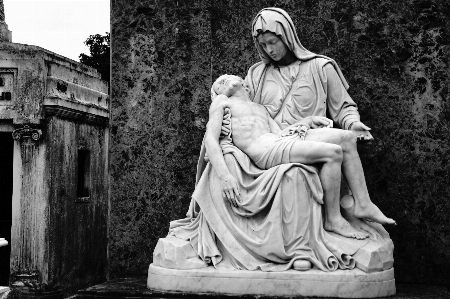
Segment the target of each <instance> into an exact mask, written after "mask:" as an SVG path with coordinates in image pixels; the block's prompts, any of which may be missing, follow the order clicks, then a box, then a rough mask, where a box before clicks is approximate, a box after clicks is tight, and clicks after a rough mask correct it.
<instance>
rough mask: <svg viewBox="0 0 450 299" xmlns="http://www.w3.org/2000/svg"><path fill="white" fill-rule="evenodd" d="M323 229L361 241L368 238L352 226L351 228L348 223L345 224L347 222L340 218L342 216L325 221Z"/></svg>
mask: <svg viewBox="0 0 450 299" xmlns="http://www.w3.org/2000/svg"><path fill="white" fill-rule="evenodd" d="M323 228H324V229H325V230H327V231H330V232H335V233H337V234H339V235H341V236H344V237H347V238H354V239H358V240H362V239H365V238H367V237H369V235H368V234H366V233H362V232H360V231H359V230H357V229H356V228H354V227H353V226H351V225H350V223H348V222H347V220H345V219H344V218H342V216H341V217H340V218H338V219H335V220H332V221H330V220H328V219H327V220H325V222H324V224H323Z"/></svg>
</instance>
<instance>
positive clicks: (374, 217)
mask: <svg viewBox="0 0 450 299" xmlns="http://www.w3.org/2000/svg"><path fill="white" fill-rule="evenodd" d="M355 216H356V217H358V218H362V219H365V220H368V221H372V222H377V223H380V224H394V225H396V224H397V223H396V222H395V220H394V219H391V218H388V217H386V216H385V215H384V214H383V212H381V211H380V209H379V208H378V207H377V206H376V205H375V204H374V203H373V202H370V203H369V204H368V205H367V206H365V207H361V206H360V205H358V204H357V202H355Z"/></svg>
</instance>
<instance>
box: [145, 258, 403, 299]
mask: <svg viewBox="0 0 450 299" xmlns="http://www.w3.org/2000/svg"><path fill="white" fill-rule="evenodd" d="M147 287H148V288H149V289H150V290H154V291H159V292H182V293H191V294H198V293H210V294H216V295H228V296H233V295H234V296H236V295H251V296H283V297H286V296H319V297H338V298H377V297H385V296H392V295H395V292H396V289H395V278H394V269H389V270H386V271H383V272H377V273H371V274H367V273H364V272H363V271H361V270H359V269H353V270H338V271H335V272H323V271H320V270H315V269H312V270H309V271H306V272H299V271H295V270H289V271H285V272H262V271H245V270H216V269H214V268H213V267H207V268H203V269H195V270H175V269H165V268H161V267H157V266H154V265H153V264H151V265H150V267H149V270H148V278H147Z"/></svg>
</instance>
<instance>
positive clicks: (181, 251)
mask: <svg viewBox="0 0 450 299" xmlns="http://www.w3.org/2000/svg"><path fill="white" fill-rule="evenodd" d="M153 264H154V265H155V266H159V267H163V268H169V269H199V268H204V267H206V266H207V265H206V264H205V263H204V262H203V261H202V260H201V259H200V258H199V257H198V255H197V253H196V252H195V251H194V249H193V248H192V245H191V244H190V243H189V242H188V241H185V240H182V239H179V238H176V237H172V236H167V237H166V238H160V239H159V240H158V243H157V244H156V247H155V250H154V251H153Z"/></svg>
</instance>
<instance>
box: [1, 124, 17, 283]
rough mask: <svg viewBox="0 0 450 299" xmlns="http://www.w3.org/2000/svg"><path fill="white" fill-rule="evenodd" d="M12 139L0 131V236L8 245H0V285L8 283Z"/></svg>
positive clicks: (8, 133)
mask: <svg viewBox="0 0 450 299" xmlns="http://www.w3.org/2000/svg"><path fill="white" fill-rule="evenodd" d="M13 151H14V140H13V139H12V136H11V132H0V238H5V239H6V240H7V241H8V243H9V244H8V245H7V246H4V247H0V286H7V285H8V283H9V272H10V269H9V258H10V254H11V223H12V190H13Z"/></svg>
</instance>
